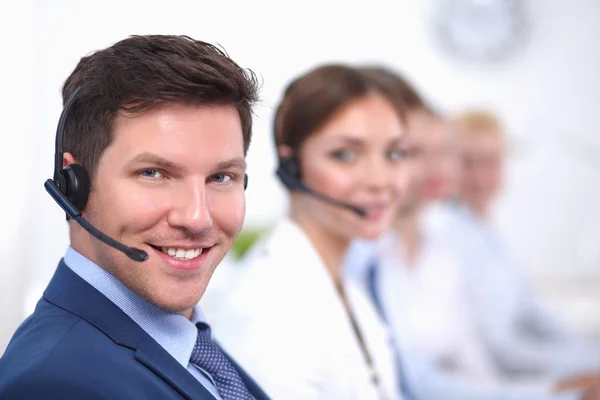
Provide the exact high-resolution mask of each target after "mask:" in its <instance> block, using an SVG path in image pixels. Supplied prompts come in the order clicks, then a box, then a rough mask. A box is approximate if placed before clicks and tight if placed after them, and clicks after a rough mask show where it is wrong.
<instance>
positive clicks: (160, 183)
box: [72, 104, 245, 315]
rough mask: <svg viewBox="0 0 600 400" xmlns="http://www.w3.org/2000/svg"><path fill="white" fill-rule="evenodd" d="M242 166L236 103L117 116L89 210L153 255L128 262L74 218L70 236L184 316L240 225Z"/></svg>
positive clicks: (102, 225)
mask: <svg viewBox="0 0 600 400" xmlns="http://www.w3.org/2000/svg"><path fill="white" fill-rule="evenodd" d="M244 172H245V162H244V147H243V139H242V127H241V122H240V118H239V115H238V113H237V111H236V109H235V108H234V107H229V106H211V107H201V106H188V105H176V104H172V105H165V106H161V107H159V108H156V109H153V110H151V111H149V112H147V113H144V114H142V115H140V116H135V117H134V116H125V115H119V116H118V117H117V118H116V119H115V120H114V123H113V141H112V143H111V144H110V145H109V146H108V147H107V148H106V150H105V151H104V153H103V154H102V156H101V158H100V160H99V163H98V169H97V173H96V176H95V179H94V182H93V185H92V190H91V192H90V198H89V202H88V204H87V206H86V208H85V210H84V217H85V218H87V219H88V220H89V221H90V222H91V223H92V224H94V225H96V226H97V227H98V228H99V229H100V230H102V231H103V232H104V233H106V234H108V235H109V236H111V237H113V238H115V239H117V240H119V241H121V242H123V243H125V244H126V245H128V246H132V247H137V248H140V249H142V250H144V251H146V252H147V253H148V255H149V258H148V260H146V261H145V262H135V261H132V260H131V259H129V258H127V257H126V256H125V255H123V254H122V253H120V252H119V251H117V250H114V249H112V248H111V247H108V246H106V245H105V244H103V243H101V242H100V241H98V240H95V239H93V238H91V237H90V236H88V235H87V233H86V232H84V231H82V230H81V228H78V227H77V225H72V232H73V233H72V242H73V243H74V246H75V244H77V247H80V248H76V250H78V251H80V252H82V253H83V254H84V255H85V256H87V257H88V258H90V259H91V260H92V261H94V262H96V263H97V264H99V265H100V266H101V267H102V268H104V269H106V270H107V271H108V272H110V273H111V274H113V275H114V276H115V277H117V278H118V279H119V280H121V281H122V282H123V283H124V284H125V285H126V286H127V287H129V288H130V289H131V290H132V291H133V292H135V293H136V294H138V295H139V296H141V297H142V298H144V299H146V300H148V301H149V302H151V303H153V304H154V305H156V306H158V307H160V308H162V309H165V310H168V311H171V312H178V313H182V314H184V315H187V314H188V313H189V312H190V311H191V308H192V307H193V306H194V305H195V304H196V303H197V302H198V301H199V299H200V297H201V296H202V294H203V293H204V290H205V289H206V285H207V284H208V281H209V279H210V277H211V275H212V273H213V271H214V269H215V268H216V266H217V265H218V264H219V262H220V261H221V260H222V259H223V257H224V256H225V254H226V253H227V251H228V250H229V249H230V247H231V246H232V243H233V241H234V240H235V238H236V237H237V235H238V233H239V231H240V229H241V227H242V224H243V220H244V216H245V195H244V184H243V181H244Z"/></svg>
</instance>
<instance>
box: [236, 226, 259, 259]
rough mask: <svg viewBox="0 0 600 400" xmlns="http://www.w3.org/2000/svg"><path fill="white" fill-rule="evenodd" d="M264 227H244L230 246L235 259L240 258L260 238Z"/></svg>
mask: <svg viewBox="0 0 600 400" xmlns="http://www.w3.org/2000/svg"><path fill="white" fill-rule="evenodd" d="M265 230H266V229H265V228H244V229H242V231H241V232H240V234H239V235H238V237H237V239H236V240H235V242H234V243H233V246H232V248H231V250H232V252H233V254H234V256H235V258H236V259H238V260H239V259H240V258H242V257H243V256H244V254H246V252H247V251H248V250H249V249H250V248H251V247H252V245H254V243H255V242H256V241H257V240H258V239H260V237H261V236H262V234H263V233H264V232H265Z"/></svg>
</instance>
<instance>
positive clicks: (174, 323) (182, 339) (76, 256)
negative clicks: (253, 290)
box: [64, 246, 221, 400]
mask: <svg viewBox="0 0 600 400" xmlns="http://www.w3.org/2000/svg"><path fill="white" fill-rule="evenodd" d="M64 261H65V264H67V266H68V267H69V268H70V269H71V270H72V271H73V272H74V273H76V274H77V275H79V277H81V278H82V279H83V280H84V281H86V282H87V283H89V284H90V285H92V286H93V287H94V288H95V289H96V290H98V291H99V292H100V293H102V294H103V295H104V296H106V297H107V298H108V299H109V300H110V301H112V302H113V303H114V304H115V305H116V306H117V307H119V308H120V309H121V310H122V311H123V312H124V313H125V314H127V315H128V316H129V317H130V318H131V319H132V320H133V321H134V322H136V323H137V324H138V325H139V326H140V327H141V328H142V329H143V330H144V331H146V333H147V334H148V335H150V337H152V339H154V340H155V341H156V342H157V343H158V344H159V345H160V346H162V347H163V348H164V349H165V350H166V351H167V352H168V353H169V354H170V355H171V356H172V357H173V358H174V359H175V360H177V362H179V363H180V364H181V365H182V366H183V367H184V368H186V369H187V370H188V371H189V372H190V373H191V374H192V375H193V376H194V377H195V378H196V379H197V380H198V381H199V382H200V383H201V384H202V385H203V386H204V387H205V388H206V389H208V391H210V392H211V393H212V394H213V396H215V398H216V399H219V400H221V397H220V396H219V394H218V391H217V389H216V387H215V385H214V383H213V381H212V378H211V377H210V374H208V373H207V372H206V371H203V370H201V368H199V367H198V366H196V365H195V364H191V363H190V362H189V360H190V356H191V354H192V350H193V349H194V345H195V344H196V338H197V336H198V329H197V328H196V324H197V323H198V322H204V323H206V320H205V317H204V314H203V312H202V310H201V309H200V307H199V306H198V305H196V306H195V307H194V310H193V313H192V319H191V320H188V319H187V318H186V317H184V316H183V315H180V314H174V313H170V312H167V311H165V310H162V309H160V308H158V307H156V306H154V305H153V304H150V303H148V302H147V301H146V300H144V299H142V298H141V297H139V296H138V295H136V294H135V293H133V292H132V291H131V290H129V288H127V287H126V286H125V285H124V284H123V283H122V282H121V281H119V280H118V279H117V278H115V277H114V276H113V275H111V274H110V273H108V272H107V271H105V270H104V269H102V268H101V267H100V266H98V265H97V264H95V263H94V262H92V261H90V260H89V259H87V258H86V257H84V256H83V255H81V254H80V253H78V252H77V251H75V250H74V249H73V248H72V247H70V246H69V248H68V249H67V252H66V254H65V256H64Z"/></svg>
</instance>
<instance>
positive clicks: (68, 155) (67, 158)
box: [63, 153, 77, 168]
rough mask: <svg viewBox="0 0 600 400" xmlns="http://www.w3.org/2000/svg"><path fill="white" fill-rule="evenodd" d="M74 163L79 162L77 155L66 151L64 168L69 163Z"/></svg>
mask: <svg viewBox="0 0 600 400" xmlns="http://www.w3.org/2000/svg"><path fill="white" fill-rule="evenodd" d="M73 163H77V160H75V157H73V154H71V153H64V154H63V168H64V167H66V166H67V165H69V164H73Z"/></svg>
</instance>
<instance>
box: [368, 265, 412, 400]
mask: <svg viewBox="0 0 600 400" xmlns="http://www.w3.org/2000/svg"><path fill="white" fill-rule="evenodd" d="M377 271H378V268H377V263H376V262H373V263H371V265H370V266H369V269H368V270H367V287H368V289H369V293H370V294H371V298H372V299H373V303H374V304H375V308H376V309H377V312H378V313H379V316H380V317H381V319H382V320H383V321H384V322H385V323H388V319H387V316H386V315H385V311H384V309H383V303H382V302H381V297H380V296H379V290H378V288H377V287H378V284H377ZM392 341H393V348H394V360H395V361H396V370H397V372H398V379H399V380H400V391H401V392H402V397H404V399H405V400H414V396H413V395H412V394H411V393H410V390H408V386H407V385H408V382H407V381H406V376H405V375H404V372H403V371H404V367H403V366H402V360H401V358H400V354H399V352H400V349H399V348H398V346H397V345H396V343H395V341H394V340H393V338H392Z"/></svg>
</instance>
